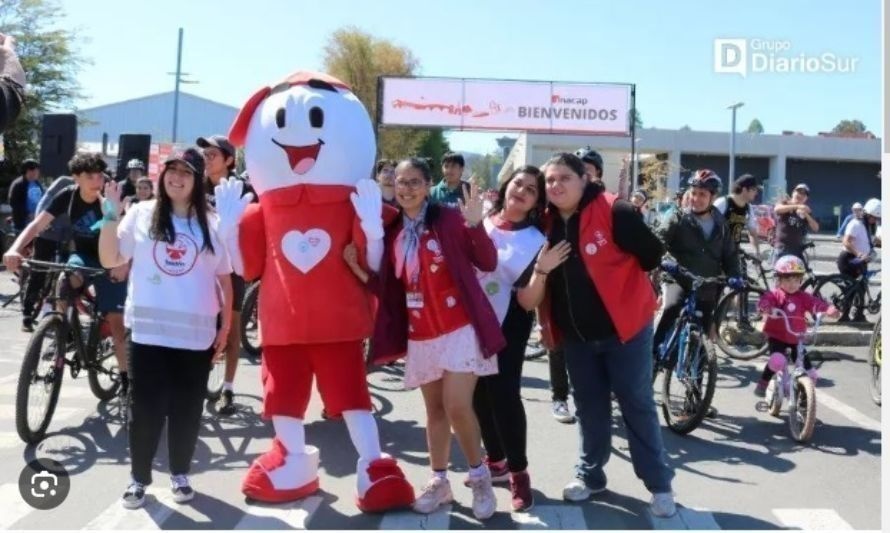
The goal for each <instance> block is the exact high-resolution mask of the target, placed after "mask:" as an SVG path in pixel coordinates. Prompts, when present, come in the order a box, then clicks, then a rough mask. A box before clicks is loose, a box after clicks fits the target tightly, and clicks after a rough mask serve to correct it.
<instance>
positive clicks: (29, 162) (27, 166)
mask: <svg viewBox="0 0 890 533" xmlns="http://www.w3.org/2000/svg"><path fill="white" fill-rule="evenodd" d="M35 168H40V163H38V162H37V160H36V159H25V160H24V161H22V170H23V171H25V170H33V169H35Z"/></svg>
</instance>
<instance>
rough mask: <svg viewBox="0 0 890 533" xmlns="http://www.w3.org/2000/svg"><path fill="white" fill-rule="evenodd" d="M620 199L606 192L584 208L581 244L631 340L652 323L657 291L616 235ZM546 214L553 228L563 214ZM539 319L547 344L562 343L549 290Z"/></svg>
mask: <svg viewBox="0 0 890 533" xmlns="http://www.w3.org/2000/svg"><path fill="white" fill-rule="evenodd" d="M616 199H617V197H616V196H615V195H614V194H611V193H607V192H603V193H601V194H599V195H598V196H597V197H596V198H594V200H593V201H592V202H591V203H590V204H588V205H587V206H586V207H585V208H584V210H583V211H581V220H580V231H579V237H578V241H579V242H578V248H579V252H580V254H581V257H582V258H583V261H584V266H585V267H586V268H587V274H588V275H589V276H590V279H591V280H592V281H593V285H594V287H595V288H596V291H597V293H599V296H600V298H601V299H602V300H603V305H604V306H605V308H606V311H607V312H608V313H609V318H611V319H612V323H613V324H614V326H615V331H616V332H617V333H618V338H619V340H621V342H627V341H628V340H630V339H632V338H633V337H634V336H635V335H636V334H637V333H639V332H640V331H641V330H642V329H643V328H644V327H646V326H647V325H648V324H651V323H652V314H653V313H654V312H655V307H656V305H655V291H653V290H652V284H651V283H650V282H649V277H648V276H647V275H646V272H645V271H644V270H643V268H642V267H641V266H640V263H639V261H638V260H637V258H636V257H634V256H633V255H631V254H629V253H627V252H625V251H623V250H622V249H621V248H619V247H618V246H617V245H616V244H615V242H614V241H613V239H612V204H613V203H615V200H616ZM546 216H547V217H548V218H547V219H546V220H545V224H546V227H547V228H548V229H549V227H550V220H552V217H554V216H559V214H558V213H553V212H548V213H547V215H546ZM538 320H539V321H540V323H541V328H542V334H543V338H544V342H545V344H546V345H547V346H548V347H549V348H551V349H553V348H556V347H557V346H559V345H560V344H561V342H562V335H561V333H560V331H559V330H558V328H557V326H556V324H555V323H554V322H553V320H552V314H551V310H550V295H549V293H545V295H544V301H543V302H542V303H541V306H540V307H539V309H538Z"/></svg>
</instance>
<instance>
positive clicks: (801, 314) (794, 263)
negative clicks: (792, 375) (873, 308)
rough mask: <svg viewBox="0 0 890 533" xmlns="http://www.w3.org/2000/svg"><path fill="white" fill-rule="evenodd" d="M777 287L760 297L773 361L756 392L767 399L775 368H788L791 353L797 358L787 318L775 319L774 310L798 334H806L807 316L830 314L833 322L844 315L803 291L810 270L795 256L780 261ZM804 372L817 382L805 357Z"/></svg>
mask: <svg viewBox="0 0 890 533" xmlns="http://www.w3.org/2000/svg"><path fill="white" fill-rule="evenodd" d="M775 269H776V277H777V278H778V282H777V287H776V288H774V289H773V290H771V291H767V292H766V293H764V294H763V296H761V297H760V301H759V302H758V304H757V307H758V308H759V309H760V311H761V312H763V313H767V315H768V316H767V319H766V322H765V323H764V325H763V333H764V334H766V336H767V339H768V340H769V353H770V354H771V355H770V360H769V361H768V362H767V364H766V365H765V366H764V368H763V374H761V376H760V381H758V382H757V386H756V387H755V388H754V394H755V395H756V396H761V397H762V396H765V394H766V386H767V384H768V383H769V381H770V379H772V377H773V375H774V374H775V373H776V372H775V370H774V369H775V368H779V367H781V366H782V365H784V364H785V361H786V359H785V353H786V351H788V350H790V351H791V357H792V358H793V359H796V358H797V344H798V342H797V336H796V335H794V334H792V333H791V332H789V331H788V328H787V326H786V323H785V317H784V316H782V315H781V314H776V315H773V314H772V311H773V310H774V309H780V310H781V311H783V312H784V313H785V314H786V315H787V316H788V324H790V326H791V329H792V330H793V331H794V332H795V333H798V334H799V333H803V332H805V331H806V327H807V326H806V324H807V322H806V320H807V319H806V314H807V313H810V314H816V313H822V312H824V313H826V314H827V315H828V316H830V317H832V318H836V317H838V316H839V315H840V311H838V309H837V308H836V307H835V306H833V305H830V304H828V302H826V301H825V300H822V299H821V298H818V297H816V296H813V295H812V294H809V293H807V292H805V291H801V290H800V286H801V284H802V283H803V276H804V274H805V273H806V267H805V266H804V263H803V260H802V259H800V258H799V257H797V256H795V255H786V256H783V257H781V258H779V259H778V260H777V261H776V266H775ZM803 365H804V368H805V369H806V370H807V372H808V373H810V376H811V377H812V378H813V383H815V382H816V376H815V371H813V370H812V364H811V363H810V358H809V357H808V356H807V355H806V354H804V362H803Z"/></svg>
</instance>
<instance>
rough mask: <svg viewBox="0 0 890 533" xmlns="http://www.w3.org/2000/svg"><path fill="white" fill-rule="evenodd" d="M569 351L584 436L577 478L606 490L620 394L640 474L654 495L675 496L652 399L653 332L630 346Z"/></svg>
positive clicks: (576, 345)
mask: <svg viewBox="0 0 890 533" xmlns="http://www.w3.org/2000/svg"><path fill="white" fill-rule="evenodd" d="M563 348H564V351H565V357H566V367H567V368H568V371H569V382H570V383H571V386H572V397H573V398H574V400H575V406H576V408H577V411H576V413H575V414H576V416H577V417H578V430H579V433H580V436H581V446H580V459H579V461H578V464H577V466H576V467H575V475H576V477H578V478H579V479H581V480H582V481H583V482H584V483H585V484H586V485H587V486H588V487H589V488H591V489H600V488H605V486H606V474H605V472H604V471H603V468H604V467H605V466H606V463H607V462H608V461H609V456H610V455H611V453H612V402H611V399H610V392H614V393H615V397H616V398H617V399H618V405H619V407H621V416H622V417H623V418H624V425H625V427H626V428H627V439H628V442H629V443H630V457H631V461H632V463H633V467H634V473H635V474H636V475H637V477H638V478H640V479H642V480H643V483H644V484H645V485H646V488H647V489H648V490H649V492H652V493H658V492H670V491H671V478H673V476H674V473H673V470H672V469H671V468H670V467H669V466H668V465H667V462H666V453H665V450H664V442H663V441H662V439H661V426H660V425H659V423H658V413H657V412H656V410H655V401H654V399H653V397H652V326H651V325H649V326H646V327H645V328H643V330H642V331H641V332H640V333H638V334H637V335H636V336H635V337H633V338H632V339H630V340H629V341H628V342H626V343H624V344H622V343H621V342H620V341H619V340H618V338H617V337H612V338H609V339H605V340H598V341H590V342H579V341H571V340H566V341H565V342H564V343H563Z"/></svg>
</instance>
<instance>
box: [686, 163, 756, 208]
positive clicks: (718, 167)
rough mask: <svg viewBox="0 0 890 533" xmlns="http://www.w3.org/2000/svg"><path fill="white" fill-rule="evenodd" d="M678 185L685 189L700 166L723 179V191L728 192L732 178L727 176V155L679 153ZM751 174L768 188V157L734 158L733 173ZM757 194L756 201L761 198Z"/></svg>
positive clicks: (737, 174) (739, 174)
mask: <svg viewBox="0 0 890 533" xmlns="http://www.w3.org/2000/svg"><path fill="white" fill-rule="evenodd" d="M680 166H681V167H683V170H682V171H681V172H680V187H681V188H683V189H685V188H686V182H687V180H689V178H690V176H691V175H692V173H693V172H695V171H696V170H698V169H700V168H709V169H711V170H713V171H714V172H716V173H717V175H718V176H720V178H721V179H722V180H723V187H724V191H726V192H729V190H730V188H731V186H732V182H733V179H731V178H730V177H729V157H728V156H720V155H698V154H680ZM746 173H747V174H751V175H753V176H754V177H755V178H757V179H759V180H760V183H761V184H762V185H763V187H764V190H768V189H769V187H768V185H767V180H768V179H769V158H768V157H740V156H737V157H736V158H735V175H736V177H738V176H741V175H742V174H746ZM760 196H761V195H758V198H757V200H756V202H757V203H761V202H762V201H763V199H762V198H761V197H760Z"/></svg>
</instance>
